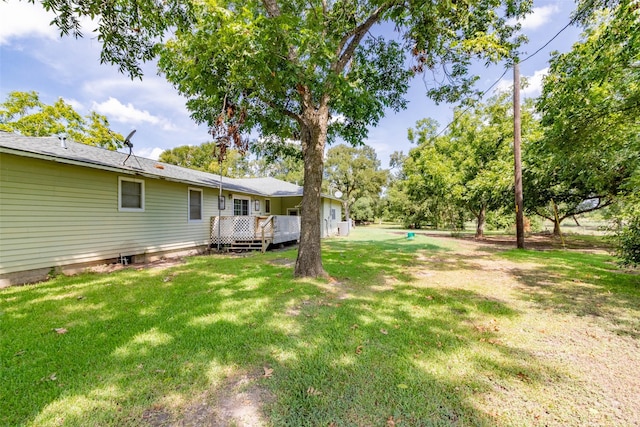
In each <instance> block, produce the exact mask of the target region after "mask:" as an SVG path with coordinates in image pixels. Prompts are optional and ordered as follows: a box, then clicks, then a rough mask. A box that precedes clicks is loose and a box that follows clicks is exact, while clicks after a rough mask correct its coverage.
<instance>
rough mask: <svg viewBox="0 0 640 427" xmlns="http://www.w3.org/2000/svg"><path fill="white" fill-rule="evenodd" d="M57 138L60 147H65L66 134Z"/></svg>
mask: <svg viewBox="0 0 640 427" xmlns="http://www.w3.org/2000/svg"><path fill="white" fill-rule="evenodd" d="M58 139H59V140H60V147H62V148H65V149H66V148H67V136H66V135H60V136H58Z"/></svg>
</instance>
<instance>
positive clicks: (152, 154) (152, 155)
mask: <svg viewBox="0 0 640 427" xmlns="http://www.w3.org/2000/svg"><path fill="white" fill-rule="evenodd" d="M163 151H164V150H163V149H162V148H159V147H142V148H140V149H139V150H135V153H136V154H137V155H138V156H140V157H145V158H147V159H153V160H158V157H160V154H162V152H163Z"/></svg>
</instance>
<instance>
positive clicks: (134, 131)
mask: <svg viewBox="0 0 640 427" xmlns="http://www.w3.org/2000/svg"><path fill="white" fill-rule="evenodd" d="M134 133H136V130H135V129H134V130H132V131H131V133H129V135H127V137H126V138H125V139H124V145H126V146H127V147H129V148H131V147H133V144H132V143H131V137H132V136H133V134H134Z"/></svg>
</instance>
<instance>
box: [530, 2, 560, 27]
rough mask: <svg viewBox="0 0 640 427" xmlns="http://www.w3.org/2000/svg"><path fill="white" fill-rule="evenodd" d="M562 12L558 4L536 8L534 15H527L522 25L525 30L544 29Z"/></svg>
mask: <svg viewBox="0 0 640 427" xmlns="http://www.w3.org/2000/svg"><path fill="white" fill-rule="evenodd" d="M558 12H560V8H559V7H558V5H557V4H550V5H547V6H541V7H534V8H533V9H532V13H531V14H529V15H527V16H526V17H525V18H524V20H523V21H521V22H520V23H521V24H522V29H523V30H535V29H537V28H540V27H542V26H543V25H545V24H546V23H548V22H549V21H551V19H552V18H553V16H554V14H557V13H558Z"/></svg>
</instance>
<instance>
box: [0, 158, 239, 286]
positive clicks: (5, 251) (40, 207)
mask: <svg viewBox="0 0 640 427" xmlns="http://www.w3.org/2000/svg"><path fill="white" fill-rule="evenodd" d="M119 176H126V175H123V174H117V173H113V172H107V171H100V170H96V169H92V168H88V167H80V166H73V165H65V164H61V163H56V162H52V161H46V160H38V159H30V158H25V157H19V156H14V155H10V154H2V153H0V274H5V273H10V272H16V271H23V270H31V269H37V268H48V267H54V266H62V265H68V264H76V263H84V262H93V261H99V260H102V259H109V258H115V257H118V256H119V255H139V254H144V253H153V252H161V251H166V250H179V249H187V248H190V247H195V246H199V245H206V244H207V243H208V235H209V229H208V227H209V221H207V220H206V219H207V218H209V217H211V216H213V215H217V214H218V205H217V195H218V191H217V190H215V189H209V188H203V189H202V190H203V219H205V220H203V221H201V222H189V211H188V187H189V186H188V185H186V184H180V183H174V182H167V181H163V180H160V179H152V178H142V177H139V176H136V177H135V178H137V179H143V180H144V182H145V210H144V212H119V211H118V177H119ZM192 187H193V186H192ZM226 212H229V200H228V199H227V210H226V211H225V213H226ZM223 214H224V213H223Z"/></svg>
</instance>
